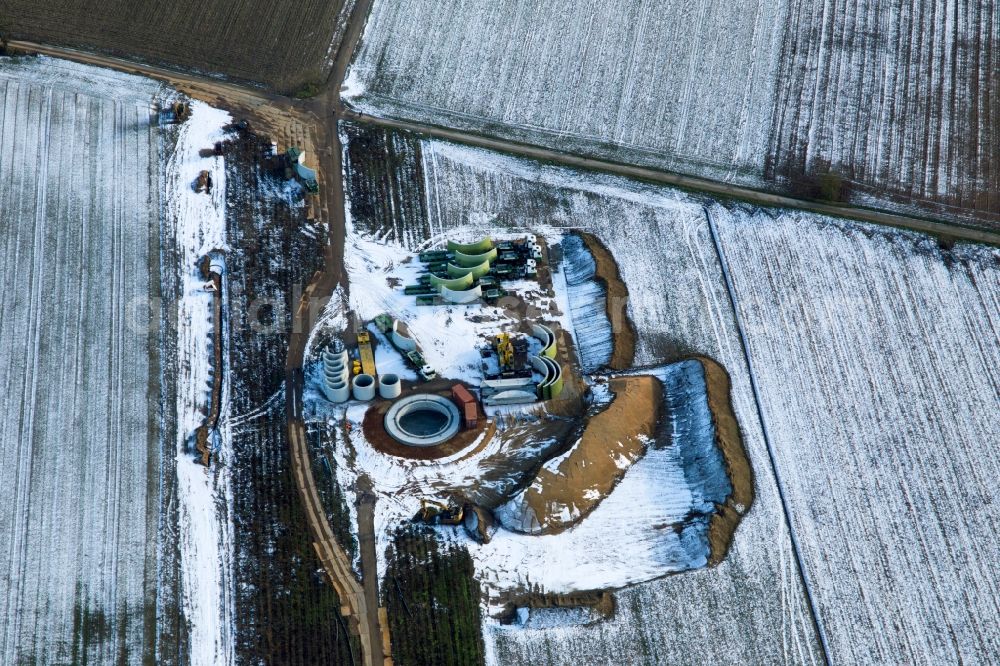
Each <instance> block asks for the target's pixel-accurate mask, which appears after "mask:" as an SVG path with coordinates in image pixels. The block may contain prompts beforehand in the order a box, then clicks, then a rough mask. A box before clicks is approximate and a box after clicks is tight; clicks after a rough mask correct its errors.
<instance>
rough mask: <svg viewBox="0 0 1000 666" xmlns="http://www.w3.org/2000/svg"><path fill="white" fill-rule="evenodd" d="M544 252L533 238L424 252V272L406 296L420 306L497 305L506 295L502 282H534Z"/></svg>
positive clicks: (486, 241)
mask: <svg viewBox="0 0 1000 666" xmlns="http://www.w3.org/2000/svg"><path fill="white" fill-rule="evenodd" d="M541 257H542V248H541V246H540V245H539V244H538V242H537V240H536V239H535V237H534V236H527V237H526V238H522V239H519V240H513V241H499V242H496V243H494V242H493V240H492V239H490V238H484V239H482V240H480V241H477V242H475V243H466V244H463V243H456V242H454V241H448V245H447V249H445V250H429V251H427V252H421V253H420V255H419V257H418V258H419V259H420V261H421V262H422V263H423V264H424V266H425V272H424V274H423V275H421V276H420V277H419V279H418V283H417V284H412V285H408V286H407V287H405V288H404V293H406V294H407V295H410V296H416V297H417V305H445V304H449V303H451V304H466V303H474V302H477V301H485V302H487V303H496V302H497V301H498V300H499V299H500V298H502V297H503V296H505V295H506V294H507V292H506V290H504V289H503V287H502V286H501V282H502V281H503V280H521V279H524V278H533V277H535V276H536V275H537V274H538V261H539V260H540V259H541Z"/></svg>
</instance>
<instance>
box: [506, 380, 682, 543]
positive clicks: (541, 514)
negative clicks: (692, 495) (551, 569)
mask: <svg viewBox="0 0 1000 666" xmlns="http://www.w3.org/2000/svg"><path fill="white" fill-rule="evenodd" d="M610 387H611V390H612V392H613V393H614V396H615V397H614V400H612V402H611V404H610V405H609V406H608V407H607V408H606V409H605V410H604V411H602V412H599V413H598V414H596V415H594V416H592V417H591V418H590V419H589V421H588V422H587V425H586V427H585V429H584V431H583V434H582V435H581V437H580V440H579V441H578V442H577V443H576V445H575V446H574V447H573V448H572V449H571V450H570V451H569V453H568V454H566V455H565V456H562V457H560V458H557V459H556V461H558V462H557V464H546V465H545V466H543V467H542V469H541V470H539V472H538V475H537V476H536V477H535V480H534V481H533V482H532V484H531V486H530V487H529V488H528V489H527V490H525V491H524V493H523V494H522V495H521V496H520V497H519V498H517V499H516V500H514V501H512V502H511V503H510V504H509V505H507V507H505V514H506V516H505V518H506V520H505V526H510V527H513V528H517V529H519V530H520V531H524V532H529V533H532V534H546V533H555V532H560V531H562V530H564V529H566V528H568V527H571V526H572V525H575V524H576V523H578V522H579V521H580V520H582V519H583V518H584V517H586V516H587V515H589V514H590V512H591V511H593V510H594V509H595V508H596V507H597V505H598V504H600V503H601V501H602V500H603V499H604V498H605V497H607V496H608V494H610V493H611V491H612V490H613V489H614V487H615V486H616V485H617V484H618V482H619V481H620V480H621V479H622V477H623V476H625V472H626V471H627V470H628V468H629V467H631V466H632V464H633V463H634V462H636V461H637V460H639V459H640V458H641V457H642V456H643V455H645V453H646V446H647V443H648V442H649V441H650V440H651V439H652V438H653V436H654V434H655V431H656V424H657V423H658V421H659V418H660V405H661V404H662V395H661V393H662V389H661V386H660V382H659V380H658V379H656V378H654V377H649V376H641V377H618V378H615V379H612V380H611V382H610ZM554 462H555V461H554ZM512 521H513V522H515V523H516V522H519V523H520V525H516V524H515V525H509V523H510V522H512Z"/></svg>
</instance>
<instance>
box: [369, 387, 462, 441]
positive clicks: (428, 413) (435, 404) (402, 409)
mask: <svg viewBox="0 0 1000 666" xmlns="http://www.w3.org/2000/svg"><path fill="white" fill-rule="evenodd" d="M461 425H462V423H461V417H460V415H459V413H458V407H456V406H455V403H453V402H452V401H451V400H449V399H448V398H444V397H441V396H439V395H433V394H430V393H422V394H417V395H411V396H407V397H405V398H402V399H401V400H398V401H397V402H396V403H395V404H394V405H393V406H392V407H390V408H389V411H388V412H386V414H385V429H386V432H388V433H389V435H390V436H392V438H393V439H394V440H396V441H397V442H399V443H400V444H405V445H407V446H436V445H438V444H441V443H442V442H446V441H448V440H449V439H451V438H452V437H454V436H455V435H456V434H457V433H458V431H459V429H460V428H461Z"/></svg>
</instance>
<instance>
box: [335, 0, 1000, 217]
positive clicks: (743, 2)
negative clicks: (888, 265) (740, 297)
mask: <svg viewBox="0 0 1000 666" xmlns="http://www.w3.org/2000/svg"><path fill="white" fill-rule="evenodd" d="M998 12H1000V6H998V4H997V2H996V0H983V1H982V2H977V1H976V0H934V1H929V0H926V1H922V2H915V3H905V2H902V3H901V2H899V1H898V0H860V1H859V2H834V1H831V0H770V1H762V0H738V1H728V2H722V1H719V0H685V1H683V2H682V1H680V0H637V1H636V2H631V3H607V2H598V1H596V0H585V1H582V2H569V1H568V0H553V1H552V2H545V3H539V2H533V1H530V0H511V1H510V2H504V3H496V2H491V1H489V0H464V1H460V0H443V1H442V2H439V3H434V4H429V3H427V2H424V1H423V0H376V1H375V2H374V5H373V8H372V13H371V16H370V18H369V20H368V24H367V27H366V29H365V33H364V36H363V38H362V41H361V46H360V47H359V49H358V51H357V53H356V54H355V60H354V63H353V65H352V67H351V71H350V74H349V77H348V80H347V83H348V85H347V88H346V90H345V93H344V94H345V98H346V99H347V100H348V101H349V103H350V104H352V105H353V106H355V107H356V108H358V109H359V110H361V111H364V112H365V113H369V114H372V115H383V116H391V117H395V118H403V119H407V120H416V121H422V122H426V123H430V124H435V125H445V126H449V127H456V128H463V129H467V130H470V131H475V132H481V133H484V134H489V135H492V136H498V137H502V138H507V139H512V140H516V141H521V142H528V143H534V144H538V145H543V146H546V147H552V148H556V149H559V150H563V151H566V152H573V153H582V154H587V155H596V156H600V157H602V158H606V159H610V160H612V161H616V162H624V163H629V164H639V165H644V166H652V167H657V168H661V169H665V170H669V171H675V172H680V173H686V174H692V175H696V176H701V177H706V178H711V179H713V180H718V181H724V182H732V183H738V184H741V185H748V186H751V187H755V188H761V189H770V190H774V191H777V192H780V193H792V194H797V195H800V196H806V197H810V198H812V197H823V198H828V199H844V200H848V201H850V202H851V203H854V204H860V205H864V206H870V207H875V208H885V209H889V210H894V211H899V212H906V213H913V212H917V213H920V214H924V215H926V214H931V215H935V216H940V217H942V218H945V219H948V220H951V221H956V222H960V223H966V224H968V223H975V224H978V225H980V226H988V227H992V228H998V227H1000V214H998V212H997V211H998V205H1000V200H998V197H1000V195H998V194H997V193H998V192H1000V168H997V164H998V161H1000V95H998V94H997V92H996V91H997V89H998V88H1000V48H997V45H996V42H997V35H998V34H1000V30H998V26H1000V15H998ZM830 171H832V172H835V173H836V174H838V177H839V178H840V179H841V182H845V183H846V185H847V187H845V188H843V190H842V192H838V190H839V189H840V188H828V189H827V190H826V191H824V189H823V188H822V187H821V186H820V185H821V184H822V183H823V182H824V181H825V176H824V175H825V174H826V173H827V172H830ZM830 192H833V193H834V194H830Z"/></svg>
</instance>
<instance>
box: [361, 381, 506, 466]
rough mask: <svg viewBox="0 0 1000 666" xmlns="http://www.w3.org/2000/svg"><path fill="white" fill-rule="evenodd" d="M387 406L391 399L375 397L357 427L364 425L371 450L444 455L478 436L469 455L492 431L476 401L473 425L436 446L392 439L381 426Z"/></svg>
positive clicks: (434, 457) (416, 456)
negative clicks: (477, 442) (476, 419)
mask: <svg viewBox="0 0 1000 666" xmlns="http://www.w3.org/2000/svg"><path fill="white" fill-rule="evenodd" d="M436 395H441V396H444V397H448V396H449V395H451V394H450V393H449V392H448V391H438V392H437V394H436ZM391 406H392V402H391V401H388V400H379V401H378V402H376V403H375V404H374V405H372V406H371V408H369V409H368V411H367V412H365V419H364V421H363V423H362V425H361V427H362V428H363V429H364V433H365V439H366V440H367V441H368V442H369V443H370V444H371V445H372V447H373V448H374V449H375V450H377V451H380V452H382V453H387V454H389V455H391V456H396V457H399V458H409V459H410V460H437V459H439V458H447V457H449V456H452V455H454V454H456V453H458V452H459V451H462V450H464V449H466V448H468V447H469V446H471V445H472V444H473V443H475V441H476V440H477V439H480V442H479V445H478V446H477V447H476V449H475V450H474V451H470V452H469V454H470V455H471V454H473V453H475V452H476V451H479V450H481V449H482V448H484V447H485V446H486V445H487V444H488V443H489V441H490V439H492V438H493V435H494V433H495V432H496V425H495V424H494V423H493V421H492V420H487V418H486V414H485V413H484V412H483V408H482V406H481V405H479V403H476V410H477V411H478V413H479V419H478V421H477V424H476V427H475V428H469V429H465V428H463V429H462V430H459V431H458V434H457V435H455V436H454V437H452V438H451V439H449V440H448V441H447V442H444V443H443V444H438V445H437V446H407V445H405V444H400V443H399V442H397V441H396V440H394V439H393V438H392V437H391V436H390V435H389V433H388V432H387V431H386V429H385V425H384V420H385V413H386V412H387V411H389V407H391ZM484 432H485V433H486V436H485V437H482V438H480V435H482V434H483V433H484Z"/></svg>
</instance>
